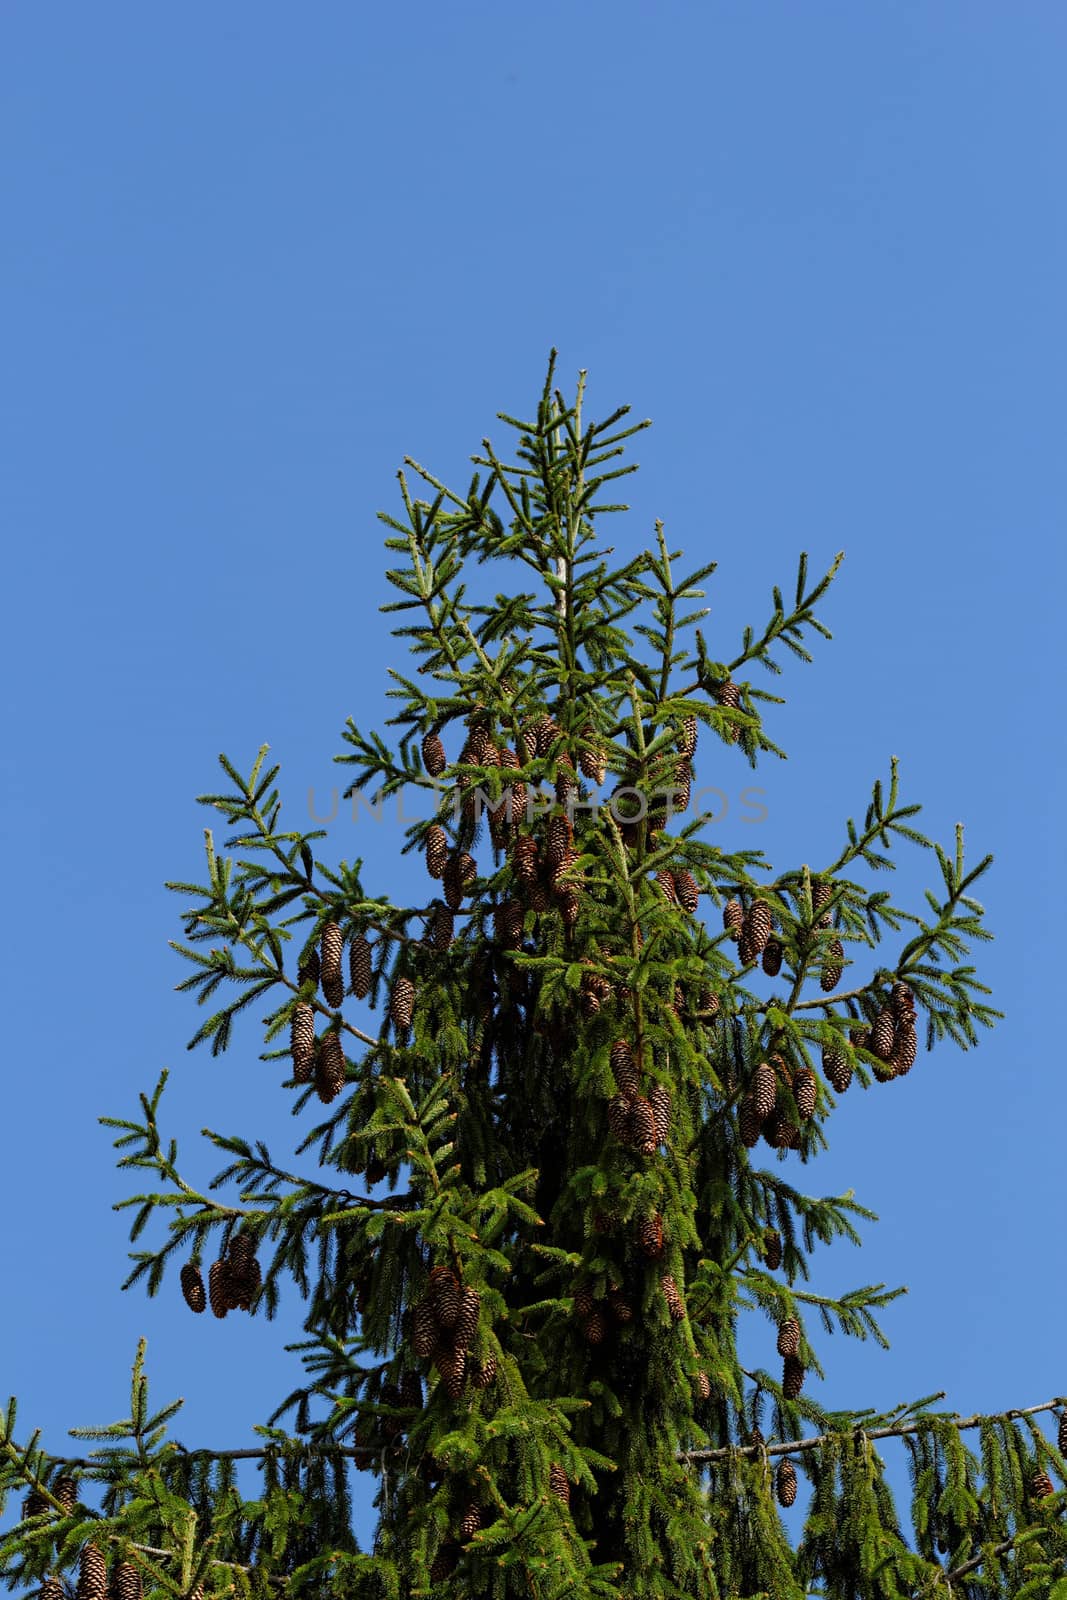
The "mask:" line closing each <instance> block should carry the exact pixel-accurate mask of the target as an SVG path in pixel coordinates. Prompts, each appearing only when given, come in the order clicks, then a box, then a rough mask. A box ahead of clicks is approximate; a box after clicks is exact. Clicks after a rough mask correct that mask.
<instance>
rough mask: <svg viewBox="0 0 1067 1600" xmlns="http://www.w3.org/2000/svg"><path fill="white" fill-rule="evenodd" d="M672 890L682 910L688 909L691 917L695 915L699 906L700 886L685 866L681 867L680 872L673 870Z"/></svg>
mask: <svg viewBox="0 0 1067 1600" xmlns="http://www.w3.org/2000/svg"><path fill="white" fill-rule="evenodd" d="M674 892H675V894H676V895H677V897H678V904H679V905H680V906H681V907H682V909H683V911H688V913H689V915H690V916H691V917H693V916H696V913H697V911H698V910H699V908H700V888H699V885H698V884H697V881H696V879H695V878H694V876H693V874H692V873H691V872H690V871H689V869H688V868H687V867H683V869H682V870H681V872H675V874H674Z"/></svg>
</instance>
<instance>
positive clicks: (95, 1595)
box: [74, 1543, 107, 1600]
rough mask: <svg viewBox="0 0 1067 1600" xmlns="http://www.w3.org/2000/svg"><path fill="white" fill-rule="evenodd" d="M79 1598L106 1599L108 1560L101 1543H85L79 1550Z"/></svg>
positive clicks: (84, 1599) (82, 1599)
mask: <svg viewBox="0 0 1067 1600" xmlns="http://www.w3.org/2000/svg"><path fill="white" fill-rule="evenodd" d="M74 1592H75V1595H76V1596H77V1600H105V1596H106V1595H107V1560H106V1558H105V1556H104V1553H103V1551H102V1550H101V1549H100V1547H99V1545H95V1544H91V1543H90V1544H83V1545H82V1547H81V1550H80V1551H79V1552H78V1586H77V1588H76V1589H75V1591H74Z"/></svg>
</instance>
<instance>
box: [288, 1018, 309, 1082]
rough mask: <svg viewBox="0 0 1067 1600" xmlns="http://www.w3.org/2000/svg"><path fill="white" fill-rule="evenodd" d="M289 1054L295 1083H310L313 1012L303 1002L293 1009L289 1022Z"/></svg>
mask: <svg viewBox="0 0 1067 1600" xmlns="http://www.w3.org/2000/svg"><path fill="white" fill-rule="evenodd" d="M289 1053H290V1056H291V1057H292V1062H293V1077H294V1079H295V1080H296V1082H297V1083H308V1082H310V1080H311V1074H312V1071H313V1069H314V1065H315V1012H314V1010H313V1009H312V1007H311V1006H309V1005H307V1004H306V1003H305V1002H304V1001H303V1000H301V1001H299V1002H298V1003H297V1004H296V1005H295V1006H294V1007H293V1014H292V1017H291V1018H290V1020H289Z"/></svg>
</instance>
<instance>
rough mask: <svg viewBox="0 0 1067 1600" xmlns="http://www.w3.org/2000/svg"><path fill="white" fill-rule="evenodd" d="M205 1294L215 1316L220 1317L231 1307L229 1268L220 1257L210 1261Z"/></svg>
mask: <svg viewBox="0 0 1067 1600" xmlns="http://www.w3.org/2000/svg"><path fill="white" fill-rule="evenodd" d="M207 1294H208V1301H209V1302H210V1305H211V1310H212V1312H213V1314H214V1315H215V1316H216V1317H219V1318H222V1317H224V1316H225V1315H226V1313H227V1311H230V1310H232V1309H233V1305H232V1295H231V1293H230V1269H229V1266H228V1264H227V1263H226V1262H225V1261H224V1260H222V1259H221V1258H220V1259H219V1260H218V1261H213V1262H212V1263H211V1268H210V1271H209V1272H208V1275H207Z"/></svg>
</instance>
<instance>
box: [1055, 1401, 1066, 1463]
mask: <svg viewBox="0 0 1067 1600" xmlns="http://www.w3.org/2000/svg"><path fill="white" fill-rule="evenodd" d="M1056 1448H1057V1450H1058V1451H1059V1453H1060V1455H1061V1456H1067V1411H1061V1412H1060V1420H1059V1426H1058V1428H1057V1430H1056Z"/></svg>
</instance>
